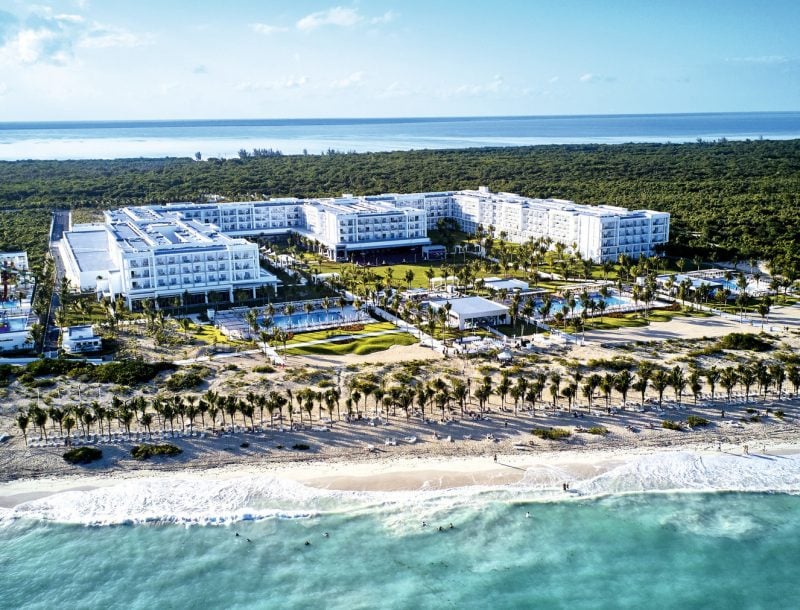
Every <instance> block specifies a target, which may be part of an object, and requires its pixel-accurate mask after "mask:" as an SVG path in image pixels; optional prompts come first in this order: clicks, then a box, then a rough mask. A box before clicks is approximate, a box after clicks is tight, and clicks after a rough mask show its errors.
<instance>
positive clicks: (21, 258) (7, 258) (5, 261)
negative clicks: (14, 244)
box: [0, 252, 28, 271]
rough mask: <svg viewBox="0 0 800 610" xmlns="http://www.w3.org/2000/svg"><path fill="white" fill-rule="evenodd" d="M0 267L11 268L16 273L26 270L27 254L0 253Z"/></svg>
mask: <svg viewBox="0 0 800 610" xmlns="http://www.w3.org/2000/svg"><path fill="white" fill-rule="evenodd" d="M0 267H11V268H12V269H16V270H17V271H27V270H28V253H27V252H0Z"/></svg>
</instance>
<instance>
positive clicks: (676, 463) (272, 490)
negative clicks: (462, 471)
mask: <svg viewBox="0 0 800 610" xmlns="http://www.w3.org/2000/svg"><path fill="white" fill-rule="evenodd" d="M579 472H583V474H582V475H578V474H576V471H575V469H574V468H573V467H570V465H564V466H558V465H554V464H547V463H544V464H537V465H534V466H532V467H530V468H529V469H528V470H527V471H526V473H525V475H524V476H523V478H522V479H521V480H520V481H519V482H518V483H515V484H512V485H503V486H487V485H474V486H466V487H458V488H451V489H422V490H417V491H391V492H389V491H385V492H355V491H337V490H330V489H319V488H315V487H309V486H306V485H303V484H301V483H298V482H296V481H292V480H287V479H281V478H276V477H274V476H267V475H255V476H246V477H245V476H240V477H235V478H204V477H202V476H198V475H171V476H155V477H151V478H134V479H127V480H124V481H120V482H119V483H115V484H112V485H107V486H103V487H99V488H95V489H91V490H84V491H65V492H61V493H56V494H53V495H50V496H47V497H44V498H40V499H37V500H32V501H29V502H26V503H23V504H20V505H18V506H16V507H14V508H12V509H2V510H0V523H1V522H4V521H5V522H10V521H13V520H16V519H34V520H46V521H53V522H59V523H73V524H82V525H95V526H96V525H120V524H138V523H180V524H187V525H191V524H198V525H225V524H229V523H235V522H239V521H248V520H262V519H270V518H280V519H307V518H312V517H315V516H317V515H320V514H324V513H338V512H345V513H357V512H361V511H370V512H372V513H375V514H382V515H383V516H384V520H385V525H386V526H387V528H388V529H390V530H391V529H392V528H393V527H395V526H400V525H401V524H402V523H404V522H405V520H407V518H408V515H414V518H415V519H421V520H430V521H435V520H436V519H437V518H438V517H439V516H440V515H443V514H448V513H449V512H451V511H453V510H455V509H458V508H460V507H465V506H469V507H472V508H477V507H480V506H481V505H484V504H487V505H488V504H490V503H493V502H498V501H500V502H509V503H524V502H541V501H544V502H550V501H563V500H574V499H577V498H583V499H585V498H593V497H598V496H609V495H617V494H630V493H641V492H652V491H683V490H686V491H696V492H701V491H743V492H782V493H797V492H799V491H800V456H795V455H790V456H773V455H750V456H741V455H733V454H728V453H709V454H697V453H691V452H660V453H653V454H647V455H636V456H628V457H627V458H626V459H625V460H624V461H620V462H618V463H615V464H612V465H610V466H606V465H604V466H602V467H600V465H598V467H597V469H596V471H594V472H593V471H592V468H591V465H588V467H587V465H586V464H584V467H583V468H581V469H579ZM564 482H568V483H569V487H570V493H568V494H565V493H564V492H563V490H562V484H563V483H564Z"/></svg>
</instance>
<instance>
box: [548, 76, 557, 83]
mask: <svg viewBox="0 0 800 610" xmlns="http://www.w3.org/2000/svg"><path fill="white" fill-rule="evenodd" d="M558 81H559V78H558V77H557V76H551V77H550V80H548V81H547V82H548V83H557V82H558Z"/></svg>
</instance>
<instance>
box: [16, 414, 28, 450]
mask: <svg viewBox="0 0 800 610" xmlns="http://www.w3.org/2000/svg"><path fill="white" fill-rule="evenodd" d="M30 421H31V419H30V416H29V415H28V414H27V413H25V412H24V411H20V412H19V413H17V426H18V427H19V429H20V430H21V431H22V437H23V438H24V439H25V446H26V447H27V446H28V424H29V423H30Z"/></svg>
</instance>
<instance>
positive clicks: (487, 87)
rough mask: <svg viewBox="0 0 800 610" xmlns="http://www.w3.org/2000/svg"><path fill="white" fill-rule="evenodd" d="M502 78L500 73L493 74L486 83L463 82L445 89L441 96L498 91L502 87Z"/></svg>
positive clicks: (475, 94) (483, 93) (469, 95)
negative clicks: (452, 87) (453, 87)
mask: <svg viewBox="0 0 800 610" xmlns="http://www.w3.org/2000/svg"><path fill="white" fill-rule="evenodd" d="M503 84H504V80H503V77H502V76H501V75H500V74H495V76H494V77H493V78H492V80H490V81H489V82H488V83H477V84H469V85H468V84H465V85H460V86H458V87H456V88H455V89H451V90H449V91H445V92H444V95H443V97H463V96H467V97H476V96H482V95H487V94H490V93H499V92H500V91H501V90H502V89H503Z"/></svg>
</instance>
